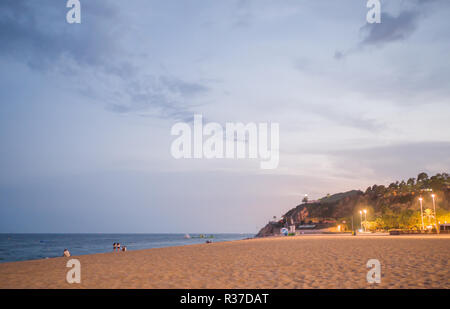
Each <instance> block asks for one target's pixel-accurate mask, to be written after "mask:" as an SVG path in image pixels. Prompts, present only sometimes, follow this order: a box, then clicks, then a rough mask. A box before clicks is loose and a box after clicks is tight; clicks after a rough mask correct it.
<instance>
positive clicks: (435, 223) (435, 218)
mask: <svg viewBox="0 0 450 309" xmlns="http://www.w3.org/2000/svg"><path fill="white" fill-rule="evenodd" d="M435 197H436V195H434V193H433V194H431V198H432V199H433V210H434V225H435V226H436V233H439V229H438V225H437V214H436V201H435V200H434V198H435Z"/></svg>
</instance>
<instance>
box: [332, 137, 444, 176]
mask: <svg viewBox="0 0 450 309" xmlns="http://www.w3.org/2000/svg"><path fill="white" fill-rule="evenodd" d="M449 153H450V142H447V141H442V142H412V143H402V144H393V145H388V146H379V147H370V148H364V149H350V150H340V151H331V152H329V154H330V155H331V158H332V160H333V162H334V166H335V167H336V168H338V169H339V167H342V166H345V172H346V173H348V172H349V171H351V172H352V173H353V175H354V174H358V175H359V176H360V177H362V176H363V174H366V175H367V176H369V177H370V176H373V175H376V176H377V177H381V178H383V177H384V178H390V179H398V178H399V177H413V176H414V175H411V172H412V171H414V170H415V171H416V173H418V172H421V171H426V172H429V173H431V174H433V173H437V172H448V170H449V168H450V158H449V156H448V154H449Z"/></svg>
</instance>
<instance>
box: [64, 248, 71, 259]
mask: <svg viewBox="0 0 450 309" xmlns="http://www.w3.org/2000/svg"><path fill="white" fill-rule="evenodd" d="M63 257H70V252H69V250H67V249H64V253H63Z"/></svg>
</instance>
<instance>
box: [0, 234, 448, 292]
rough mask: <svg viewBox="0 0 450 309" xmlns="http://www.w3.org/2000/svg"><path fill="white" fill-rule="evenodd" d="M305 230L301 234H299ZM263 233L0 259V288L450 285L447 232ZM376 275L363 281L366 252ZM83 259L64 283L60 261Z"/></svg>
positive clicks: (415, 286) (386, 286) (428, 286)
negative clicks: (74, 278)
mask: <svg viewBox="0 0 450 309" xmlns="http://www.w3.org/2000/svg"><path fill="white" fill-rule="evenodd" d="M304 236H307V237H304ZM349 236H351V235H330V234H326V235H324V234H315V235H311V234H310V235H302V236H289V237H264V238H251V239H242V240H230V241H224V242H216V243H210V244H188V245H183V246H172V247H162V248H151V249H143V250H134V251H127V252H105V253H96V254H86V255H80V256H72V257H70V258H64V257H55V258H48V259H38V260H28V261H17V262H5V263H1V264H0V278H2V280H1V281H0V288H2V289H8V288H57V289H59V288H157V289H158V288H200V289H201V288H243V289H248V288H256V289H259V288H374V287H375V288H376V287H379V288H450V271H449V270H448V265H447V263H448V257H449V256H450V235H426V236H424V235H401V236H398V235H396V236H385V237H381V236H384V235H360V236H353V237H349ZM372 258H377V259H379V260H380V262H381V265H382V270H383V272H382V282H381V284H379V285H370V284H368V283H367V281H366V273H367V267H366V265H365V264H366V263H367V261H368V260H369V259H372ZM70 259H78V260H79V261H80V263H81V283H80V284H69V283H67V282H66V274H67V272H68V271H69V270H70V268H67V267H66V263H67V261H68V260H70Z"/></svg>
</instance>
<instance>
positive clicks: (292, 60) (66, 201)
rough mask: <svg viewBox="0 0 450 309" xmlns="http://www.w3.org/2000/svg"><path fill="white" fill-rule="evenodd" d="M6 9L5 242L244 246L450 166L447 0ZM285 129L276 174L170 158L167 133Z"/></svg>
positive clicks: (251, 163)
mask: <svg viewBox="0 0 450 309" xmlns="http://www.w3.org/2000/svg"><path fill="white" fill-rule="evenodd" d="M381 3H382V23H381V24H368V23H367V22H366V13H367V10H368V9H367V8H366V1H364V0H361V1H351V0H345V1H325V0H323V1H320V0H319V1H311V0H310V1H302V0H283V1H274V0H273V1H266V0H236V1H234V0H227V1H211V0H208V1H206V0H190V1H175V0H169V1H137V0H133V1H126V2H125V1H112V0H109V1H94V0H89V1H87V0H84V1H83V0H81V5H82V9H81V14H82V17H81V18H82V22H81V24H68V23H67V22H66V20H65V15H66V12H67V10H68V9H67V8H66V7H65V1H56V0H54V1H51V0H37V1H17V0H14V1H10V0H2V1H1V2H0V42H1V46H0V67H1V70H0V145H1V147H0V170H1V173H0V232H181V233H182V232H255V231H257V230H258V229H259V228H260V227H262V226H263V225H264V224H265V222H266V221H267V220H268V219H269V218H270V217H272V216H273V215H277V216H279V215H281V214H283V213H284V212H285V211H287V210H288V209H290V208H292V207H294V206H295V205H297V204H298V203H299V201H300V200H301V198H302V196H303V194H305V193H308V194H309V195H310V196H311V197H312V198H318V197H321V196H323V195H325V194H327V193H335V192H340V191H345V190H351V189H363V190H364V189H365V188H366V187H367V186H369V185H373V184H374V183H377V184H386V183H389V182H391V181H395V180H400V179H404V178H409V177H414V176H415V175H417V174H418V173H419V172H421V171H425V172H428V173H429V174H434V173H437V172H448V171H449V166H450V156H449V153H450V133H449V132H450V124H449V123H450V122H449V121H448V115H449V114H450V104H449V103H450V102H449V94H450V87H449V85H450V61H449V57H448V51H449V50H450V27H449V26H450V25H449V23H450V22H449V19H448V16H450V3H448V1H445V0H430V1H424V0H411V1H402V0H392V1H381ZM194 114H202V115H203V117H204V118H205V119H207V120H208V121H215V122H219V123H222V124H224V123H225V122H238V121H240V122H244V123H246V122H267V121H270V122H278V123H279V124H280V164H279V167H278V168H277V169H275V170H261V169H259V160H254V159H248V160H175V159H174V158H173V157H172V156H171V155H170V144H171V142H172V141H173V136H171V135H170V128H171V127H172V125H173V124H175V123H176V122H178V121H190V120H191V119H192V117H193V115H194Z"/></svg>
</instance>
